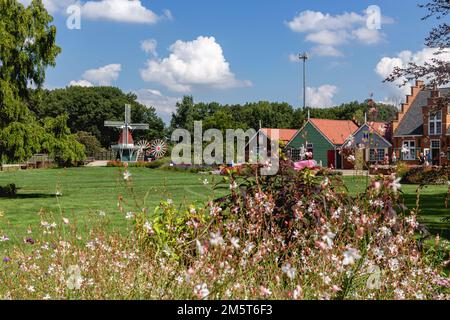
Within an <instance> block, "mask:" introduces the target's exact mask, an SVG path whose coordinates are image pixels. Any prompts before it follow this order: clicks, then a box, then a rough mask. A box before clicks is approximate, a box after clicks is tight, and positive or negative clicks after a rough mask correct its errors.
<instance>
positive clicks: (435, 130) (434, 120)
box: [428, 111, 442, 135]
mask: <svg viewBox="0 0 450 320" xmlns="http://www.w3.org/2000/svg"><path fill="white" fill-rule="evenodd" d="M428 131H429V132H428V133H429V135H438V134H442V112H441V111H436V112H430V117H429V119H428Z"/></svg>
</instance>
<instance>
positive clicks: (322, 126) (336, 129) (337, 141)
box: [309, 118, 358, 145]
mask: <svg viewBox="0 0 450 320" xmlns="http://www.w3.org/2000/svg"><path fill="white" fill-rule="evenodd" d="M309 122H310V123H311V124H312V125H313V126H314V127H316V129H317V130H319V131H320V132H321V133H322V134H323V135H324V136H325V137H326V138H327V139H328V140H329V141H330V142H331V143H333V144H334V145H342V144H343V143H344V142H345V140H347V138H348V137H349V136H350V135H351V134H352V133H353V132H355V131H356V130H358V126H357V125H356V124H355V123H354V122H353V121H351V120H330V119H313V118H311V119H309Z"/></svg>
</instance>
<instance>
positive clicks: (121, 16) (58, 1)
mask: <svg viewBox="0 0 450 320" xmlns="http://www.w3.org/2000/svg"><path fill="white" fill-rule="evenodd" d="M19 1H20V2H21V3H23V4H24V5H29V4H30V3H31V0H19ZM142 2H143V1H141V0H99V1H94V0H92V1H80V0H43V3H44V5H45V8H46V9H47V10H48V11H49V12H50V13H51V14H54V13H57V12H59V13H62V14H65V13H66V10H67V7H68V6H70V5H72V4H76V5H79V6H80V8H81V14H82V18H85V19H90V20H109V21H115V22H126V23H142V24H155V23H157V22H158V21H160V20H172V19H173V17H172V13H171V12H170V11H169V10H167V9H165V10H164V11H163V14H162V15H157V14H156V13H154V12H153V11H152V10H151V9H149V8H147V7H145V6H144V5H143V4H142Z"/></svg>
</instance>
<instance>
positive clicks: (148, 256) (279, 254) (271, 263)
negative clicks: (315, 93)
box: [0, 166, 450, 299]
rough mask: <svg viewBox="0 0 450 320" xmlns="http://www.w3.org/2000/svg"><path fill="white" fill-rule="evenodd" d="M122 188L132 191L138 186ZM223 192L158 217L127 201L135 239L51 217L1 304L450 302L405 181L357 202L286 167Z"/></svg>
mask: <svg viewBox="0 0 450 320" xmlns="http://www.w3.org/2000/svg"><path fill="white" fill-rule="evenodd" d="M124 183H125V184H126V186H127V187H128V188H129V189H130V190H132V188H133V177H132V176H129V175H124ZM216 187H217V188H219V187H226V188H228V189H229V190H230V194H229V195H228V196H226V197H223V198H220V199H215V200H212V201H210V202H209V203H208V204H207V205H206V206H194V205H188V206H182V207H179V206H175V205H174V204H173V201H172V200H170V199H167V200H165V201H162V202H161V204H160V205H159V207H158V208H157V209H156V210H155V211H153V210H152V212H149V210H148V208H147V207H146V206H145V202H144V201H141V202H139V201H138V199H134V200H133V203H134V202H136V207H135V209H133V210H131V211H130V209H125V208H128V206H129V203H128V201H127V200H126V199H123V198H122V197H120V198H119V203H118V213H120V214H121V215H122V216H123V218H124V219H127V220H128V221H129V229H128V230H129V232H128V234H126V235H121V234H120V233H117V232H107V231H106V230H107V225H108V217H107V215H105V213H104V212H101V211H100V212H97V213H96V214H95V215H94V216H93V221H92V223H90V224H89V229H88V230H86V231H85V232H83V230H82V228H80V227H79V226H78V225H77V224H76V223H75V222H73V221H69V219H67V218H65V217H60V216H52V215H46V214H45V213H44V212H41V223H40V225H39V226H34V227H32V229H30V233H29V234H27V235H24V237H23V240H24V241H23V243H22V244H18V245H15V246H12V247H11V248H10V249H9V250H7V251H5V255H4V257H3V263H2V268H0V278H1V279H4V280H3V281H2V282H1V283H0V298H20V299H66V298H72V299H77V298H78V299H267V298H270V299H272V298H273V299H449V298H450V294H449V286H450V281H449V279H448V277H447V275H446V273H445V265H446V264H447V263H448V260H449V256H448V247H446V246H448V245H447V244H446V243H444V242H443V241H442V240H439V239H436V241H435V242H434V244H432V245H431V247H426V246H423V243H421V239H420V237H418V234H417V232H416V231H417V229H418V227H419V224H418V223H417V220H416V215H415V211H414V210H413V211H410V210H407V209H406V208H405V207H404V206H402V205H401V198H400V194H399V192H398V191H399V188H400V187H401V186H400V184H399V181H398V178H396V177H395V176H379V177H377V178H375V179H373V180H372V182H371V183H370V185H368V188H367V192H366V193H365V194H363V195H360V196H357V197H352V196H350V195H348V193H347V191H346V188H345V186H344V185H343V183H342V181H341V179H340V177H338V176H332V175H329V171H328V170H321V171H311V170H309V169H304V170H301V171H298V172H296V171H295V170H293V169H292V168H291V167H288V166H286V167H285V166H282V167H281V170H280V173H279V174H278V175H276V176H267V177H258V178H256V177H254V176H247V177H245V176H237V175H234V174H231V175H229V176H225V177H223V181H222V182H221V183H220V184H219V185H217V186H216ZM2 237H3V238H2ZM1 239H4V241H8V240H7V239H9V238H8V236H7V235H4V234H1V231H0V240H1ZM5 239H6V240H5ZM24 247H25V248H24ZM423 248H426V249H423Z"/></svg>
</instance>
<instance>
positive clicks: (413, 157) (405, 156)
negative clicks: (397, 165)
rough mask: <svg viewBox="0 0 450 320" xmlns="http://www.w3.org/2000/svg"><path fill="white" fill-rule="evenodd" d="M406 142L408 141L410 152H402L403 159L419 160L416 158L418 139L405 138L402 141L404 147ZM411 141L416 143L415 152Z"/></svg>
mask: <svg viewBox="0 0 450 320" xmlns="http://www.w3.org/2000/svg"><path fill="white" fill-rule="evenodd" d="M405 142H407V143H408V149H409V152H408V153H404V154H402V159H403V160H406V161H414V160H417V158H416V140H404V141H403V142H402V148H403V146H404V145H405ZM411 142H413V143H414V148H413V150H414V152H411Z"/></svg>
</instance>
